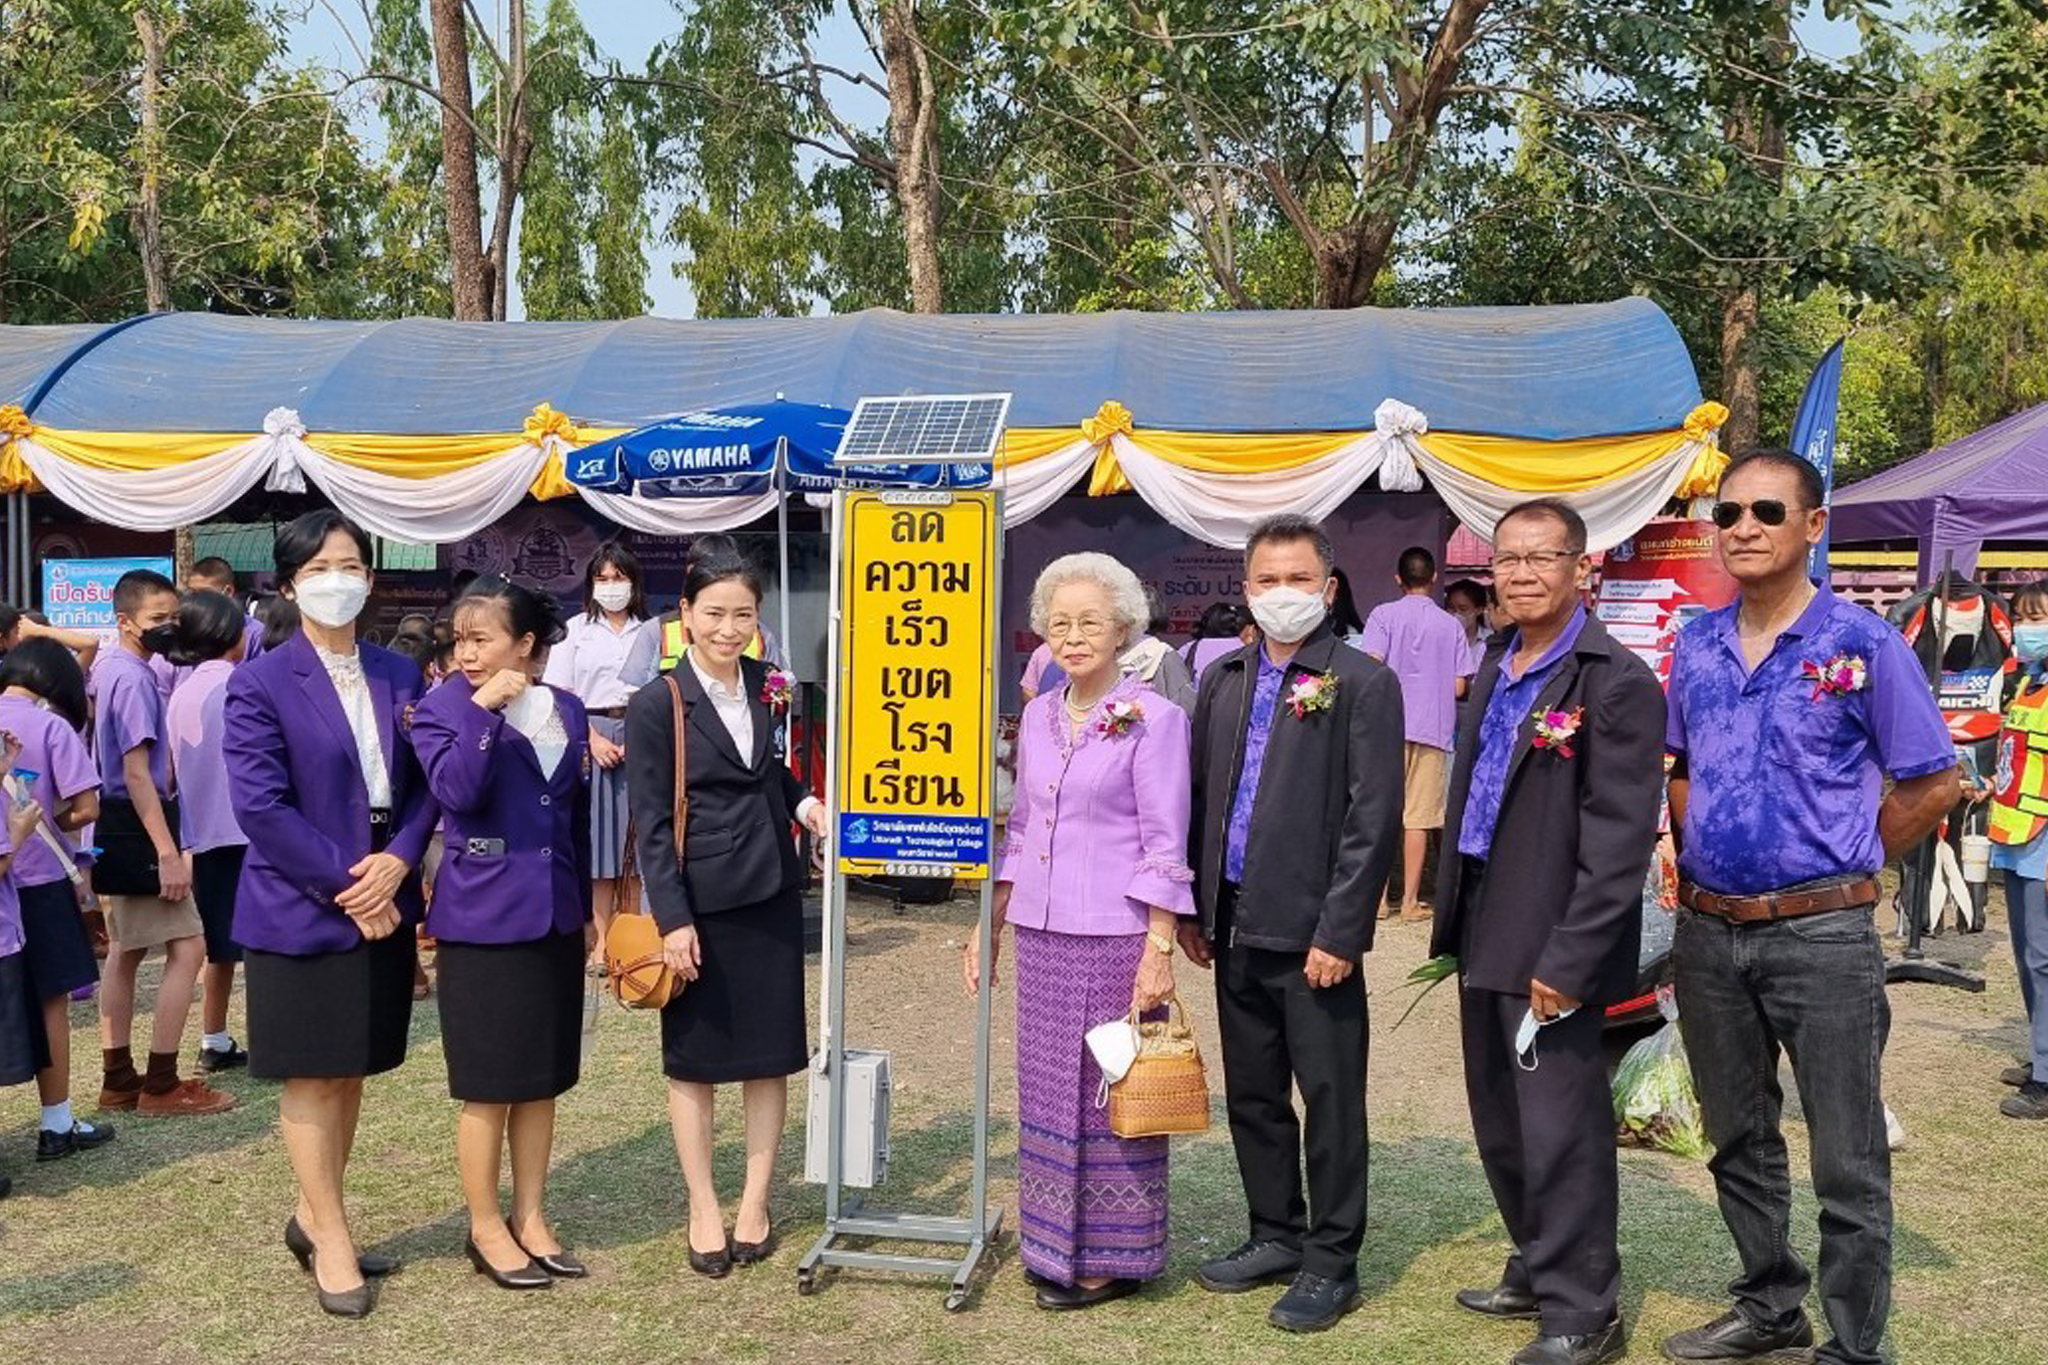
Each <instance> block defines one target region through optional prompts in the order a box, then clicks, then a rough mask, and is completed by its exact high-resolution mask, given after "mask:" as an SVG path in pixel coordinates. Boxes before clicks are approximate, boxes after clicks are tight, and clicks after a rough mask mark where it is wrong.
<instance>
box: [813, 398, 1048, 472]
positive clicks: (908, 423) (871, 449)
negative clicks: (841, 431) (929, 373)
mask: <svg viewBox="0 0 2048 1365" xmlns="http://www.w3.org/2000/svg"><path fill="white" fill-rule="evenodd" d="M1009 415H1010V395H1009V394H1007V393H966V394H932V395H921V396H916V397H905V398H863V399H861V400H860V401H859V402H858V403H856V404H855V405H854V409H853V420H852V421H850V422H848V423H847V424H846V434H845V435H844V436H842V437H841V438H840V441H839V449H838V450H837V451H836V452H835V453H834V454H833V456H832V460H833V463H835V464H848V463H851V464H917V463H951V462H954V461H963V460H964V461H970V462H979V463H983V464H986V463H989V462H990V461H992V460H994V459H995V453H996V447H997V446H998V445H1000V444H1001V442H1002V439H1003V427H1004V425H1005V423H1006V421H1007V419H1008V418H1009Z"/></svg>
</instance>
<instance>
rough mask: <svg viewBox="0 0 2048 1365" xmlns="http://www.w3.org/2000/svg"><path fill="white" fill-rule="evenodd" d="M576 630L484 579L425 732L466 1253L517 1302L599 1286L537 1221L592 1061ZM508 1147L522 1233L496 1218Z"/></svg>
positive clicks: (461, 605)
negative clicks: (570, 1106)
mask: <svg viewBox="0 0 2048 1365" xmlns="http://www.w3.org/2000/svg"><path fill="white" fill-rule="evenodd" d="M563 634H564V631H563V627H562V618H561V615H560V613H559V611H558V610H557V608H556V606H555V603H554V601H553V599H552V598H548V597H544V596H542V595H541V594H539V593H536V592H533V591H532V590H530V589H528V588H525V587H522V586H521V585H519V584H517V583H511V582H507V581H506V580H505V579H503V578H499V577H497V576H495V575H493V576H490V577H486V578H479V579H477V580H476V581H475V582H473V583H471V584H470V585H469V587H468V588H466V589H465V590H464V591H463V594H462V596H461V597H459V598H457V599H456V602H455V665H456V668H457V669H458V670H459V671H458V672H457V673H455V674H453V675H452V676H451V677H449V679H448V680H447V681H446V682H444V683H442V684H441V685H440V686H439V687H437V688H435V689H434V690H433V691H432V692H430V693H428V694H427V697H426V700H424V701H422V702H421V703H420V704H419V707H418V709H417V710H416V711H414V713H413V718H412V745H413V749H414V751H415V752H417V753H418V754H419V756H420V765H421V767H423V768H424V769H425V770H426V774H427V787H428V790H430V791H431V792H433V794H434V799H435V800H436V801H438V802H439V803H440V806H441V817H442V820H443V830H444V833H445V835H446V844H447V852H446V853H445V854H444V855H443V857H442V860H441V870H440V873H439V875H438V876H437V877H436V878H435V881H434V906H433V909H432V910H431V911H429V912H428V915H427V929H428V931H429V932H430V933H432V934H433V936H434V937H435V939H436V940H437V941H438V942H439V944H440V947H439V949H438V950H437V951H438V959H437V960H438V962H439V964H440V978H441V993H440V994H441V1043H442V1049H443V1051H444V1052H445V1053H446V1054H447V1058H448V1091H449V1093H450V1094H451V1095H453V1096H454V1097H455V1098H456V1099H458V1100H461V1101H462V1118H461V1119H460V1121H459V1123H458V1125H457V1127H456V1137H455V1151H456V1156H457V1158H458V1160H459V1162H460V1165H461V1168H462V1192H463V1195H464V1197H465V1198H466V1199H467V1200H468V1201H469V1241H468V1242H467V1244H466V1246H465V1250H467V1251H468V1253H469V1259H470V1263H471V1264H472V1265H474V1266H475V1267H476V1269H477V1273H478V1274H480V1275H485V1276H488V1277H489V1278H490V1279H491V1281H492V1283H494V1284H496V1285H498V1286H499V1287H501V1288H504V1289H545V1288H547V1287H548V1286H549V1285H551V1284H553V1283H554V1281H555V1280H556V1279H581V1278H582V1277H583V1276H584V1275H585V1274H586V1273H587V1271H586V1270H585V1269H584V1266H583V1264H582V1262H580V1261H578V1260H577V1259H576V1258H575V1257H574V1256H571V1255H570V1254H569V1253H568V1252H566V1251H564V1250H563V1249H562V1244H561V1243H560V1242H559V1241H557V1240H555V1234H554V1231H553V1229H551V1228H550V1227H549V1226H548V1222H547V1218H546V1216H545V1215H544V1214H543V1213H542V1211H541V1197H542V1194H543V1193H544V1192H545V1189H546V1185H547V1174H548V1150H549V1148H550V1147H551V1146H552V1145H553V1143H554V1136H555V1098H556V1096H558V1095H561V1094H562V1093H563V1092H564V1091H566V1090H568V1089H569V1088H570V1087H572V1086H574V1085H575V1084H576V1074H577V1065H578V1063H579V1061H580V1060H581V1052H582V1043H583V1028H582V1022H583V963H584V961H585V959H586V956H587V954H588V953H589V951H590V938H591V934H590V922H591V921H590V902H591V895H590V774H589V766H590V765H589V755H590V739H589V733H590V732H589V719H588V717H586V716H585V715H584V713H583V703H582V702H580V701H578V700H577V699H576V698H575V696H573V695H572V694H571V693H569V692H566V691H562V690H560V689H557V688H553V687H549V686H548V685H546V684H545V683H542V682H540V681H539V677H540V670H541V662H542V659H543V658H544V657H545V654H546V651H547V647H548V646H549V645H552V644H554V643H556V642H558V641H559V640H561V638H562V636H563ZM508 1139H509V1145H510V1147H511V1151H512V1216H511V1218H510V1219H509V1220H507V1219H506V1217H505V1215H504V1213H503V1211H502V1210H501V1208H500V1207H499V1204H498V1172H499V1168H500V1160H499V1159H500V1156H501V1155H502V1153H503V1152H504V1151H505V1148H506V1147H507V1145H508Z"/></svg>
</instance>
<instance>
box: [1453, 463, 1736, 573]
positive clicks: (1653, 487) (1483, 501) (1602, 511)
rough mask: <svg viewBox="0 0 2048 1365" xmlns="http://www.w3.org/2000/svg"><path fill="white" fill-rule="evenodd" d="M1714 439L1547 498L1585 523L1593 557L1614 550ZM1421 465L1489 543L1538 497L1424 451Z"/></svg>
mask: <svg viewBox="0 0 2048 1365" xmlns="http://www.w3.org/2000/svg"><path fill="white" fill-rule="evenodd" d="M1712 445H1713V442H1712V439H1711V437H1708V438H1706V439H1695V440H1689V441H1682V442H1680V443H1679V444H1678V446H1677V447H1676V448H1675V449H1674V450H1673V451H1672V452H1671V453H1670V454H1669V455H1666V456H1665V457H1664V458H1662V459H1660V460H1658V461H1656V462H1655V463H1653V464H1648V465H1645V466H1643V467H1642V468H1641V469H1639V470H1636V471H1635V472H1634V473H1631V474H1624V475H1623V476H1621V477H1620V478H1618V479H1613V480H1611V481H1609V482H1607V483H1604V484H1601V485H1600V486H1599V487H1597V488H1583V489H1577V490H1574V491H1570V492H1561V493H1553V494H1546V495H1544V496H1549V497H1555V498H1557V499H1559V500H1560V501H1562V502H1566V503H1569V504H1570V505H1571V506H1572V509H1573V510H1574V511H1576V512H1577V513H1578V514H1579V515H1580V516H1581V517H1583V518H1585V522H1586V549H1587V551H1588V552H1589V553H1591V554H1600V553H1602V552H1603V551H1606V550H1611V549H1613V548H1614V547H1615V546H1616V545H1619V544H1621V542H1622V541H1624V540H1627V539H1628V538H1629V537H1630V536H1632V535H1634V534H1635V533H1636V532H1637V531H1640V530H1641V529H1642V528H1643V525H1644V523H1645V522H1647V521H1649V520H1650V518H1652V517H1654V516H1656V515H1657V514H1658V513H1659V512H1661V511H1663V510H1664V505H1665V504H1666V503H1668V502H1670V501H1671V499H1672V497H1673V495H1675V494H1676V493H1677V492H1678V487H1679V485H1680V484H1682V483H1683V482H1684V481H1685V476H1686V474H1687V472H1688V471H1690V470H1691V469H1692V466H1693V462H1694V461H1695V460H1697V459H1698V458H1699V457H1700V456H1701V455H1702V454H1703V453H1705V452H1706V451H1707V450H1709V449H1711V448H1712ZM1420 462H1421V465H1422V468H1423V470H1424V472H1425V473H1427V474H1428V475H1429V482H1430V486H1431V487H1433V488H1435V489H1436V491H1437V494H1438V495H1439V496H1440V497H1442V498H1443V500H1444V501H1445V502H1446V503H1447V504H1449V506H1450V509H1451V511H1452V512H1454V513H1456V514H1457V518H1458V520H1459V521H1461V522H1463V523H1465V525H1466V526H1467V527H1468V528H1470V529H1471V531H1472V533H1473V534H1474V535H1476V536H1479V537H1481V538H1482V539H1485V540H1491V539H1493V528H1494V526H1495V524H1496V523H1498V522H1499V521H1500V519H1501V517H1502V516H1503V515H1504V514H1505V513H1506V512H1507V510H1508V509H1509V508H1511V507H1513V506H1515V505H1516V504H1518V503H1524V502H1528V501H1530V500H1531V499H1532V498H1535V497H1537V496H1538V495H1537V494H1535V493H1529V492H1522V491H1518V490H1516V489H1512V488H1501V487H1499V486H1498V485H1496V484H1490V483H1487V482H1486V481H1484V480H1483V479H1479V478H1477V477H1475V476H1473V475H1471V474H1468V473H1466V472H1465V471H1464V470H1462V469H1459V468H1458V467H1457V466H1456V465H1453V464H1450V463H1448V462H1446V461H1444V460H1440V459H1438V458H1437V457H1435V456H1434V455H1431V454H1430V453H1429V452H1428V451H1426V450H1425V451H1422V452H1421V457H1420Z"/></svg>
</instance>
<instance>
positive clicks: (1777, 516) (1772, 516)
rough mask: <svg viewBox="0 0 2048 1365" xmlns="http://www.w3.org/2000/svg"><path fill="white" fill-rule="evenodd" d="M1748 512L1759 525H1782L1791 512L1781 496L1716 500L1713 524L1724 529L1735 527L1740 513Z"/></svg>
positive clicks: (1740, 515)
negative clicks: (1743, 500)
mask: <svg viewBox="0 0 2048 1365" xmlns="http://www.w3.org/2000/svg"><path fill="white" fill-rule="evenodd" d="M1744 512H1747V513H1749V514H1750V515H1751V516H1753V517H1755V518H1756V522H1757V525H1759V526H1783V525H1784V524H1785V518H1786V517H1788V516H1790V515H1791V514H1792V509H1791V508H1789V507H1787V506H1786V505H1785V503H1784V500H1783V499H1782V498H1758V499H1757V500H1756V501H1755V502H1727V501H1723V502H1717V503H1715V504H1714V525H1716V526H1718V527H1720V528H1721V529H1722V530H1724V531H1732V530H1734V529H1735V523H1736V522H1738V521H1741V520H1742V514H1743V513H1744Z"/></svg>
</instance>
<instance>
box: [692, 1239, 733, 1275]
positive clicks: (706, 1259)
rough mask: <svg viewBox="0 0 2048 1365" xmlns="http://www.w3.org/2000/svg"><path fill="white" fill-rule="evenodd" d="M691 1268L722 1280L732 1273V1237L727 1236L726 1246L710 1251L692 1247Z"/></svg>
mask: <svg viewBox="0 0 2048 1365" xmlns="http://www.w3.org/2000/svg"><path fill="white" fill-rule="evenodd" d="M690 1269H692V1270H694V1271H696V1272H697V1273H698V1274H699V1275H704V1276H707V1277H709V1278H711V1279H714V1280H722V1279H724V1278H725V1277H726V1276H728V1275H730V1274H732V1239H731V1238H730V1237H728V1238H726V1241H725V1245H724V1246H722V1247H720V1248H719V1249H718V1250H716V1251H713V1252H709V1253H706V1252H702V1251H699V1250H697V1248H695V1247H691V1248H690Z"/></svg>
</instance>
